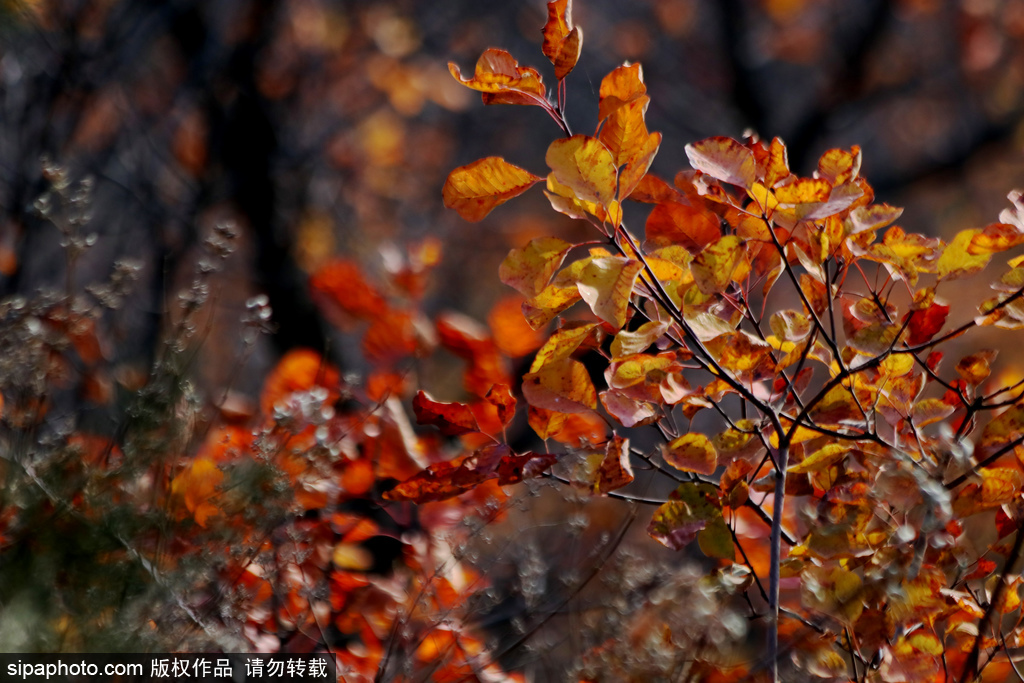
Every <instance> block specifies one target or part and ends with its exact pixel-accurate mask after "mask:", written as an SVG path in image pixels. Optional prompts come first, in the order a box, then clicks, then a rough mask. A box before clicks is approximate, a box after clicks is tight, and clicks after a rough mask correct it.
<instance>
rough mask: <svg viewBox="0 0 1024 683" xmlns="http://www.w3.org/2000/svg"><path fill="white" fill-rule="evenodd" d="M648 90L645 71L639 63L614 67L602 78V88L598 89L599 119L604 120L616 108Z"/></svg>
mask: <svg viewBox="0 0 1024 683" xmlns="http://www.w3.org/2000/svg"><path fill="white" fill-rule="evenodd" d="M646 92H647V86H646V85H645V84H644V71H643V67H641V66H640V65H639V64H623V65H622V66H619V67H616V68H614V69H612V71H611V72H609V74H608V75H607V76H605V77H604V78H603V79H602V80H601V88H600V90H599V91H598V98H599V99H598V105H597V109H598V113H597V120H598V121H604V120H605V119H606V118H607V117H609V116H611V114H612V113H614V112H615V110H616V109H618V108H619V107H621V106H623V105H624V104H628V103H630V102H632V101H634V100H636V99H637V98H639V97H640V96H641V95H644V94H645V93H646Z"/></svg>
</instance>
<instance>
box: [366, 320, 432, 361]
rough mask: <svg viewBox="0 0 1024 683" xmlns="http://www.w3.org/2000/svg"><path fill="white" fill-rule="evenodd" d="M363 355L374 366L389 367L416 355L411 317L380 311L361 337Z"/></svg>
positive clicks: (417, 345) (414, 331)
mask: <svg viewBox="0 0 1024 683" xmlns="http://www.w3.org/2000/svg"><path fill="white" fill-rule="evenodd" d="M361 346H362V349H363V353H364V354H365V355H366V359H367V360H368V361H370V362H371V363H373V364H374V365H390V364H392V363H395V362H397V361H399V360H402V359H404V358H408V357H409V356H411V355H413V354H414V353H416V350H417V348H418V347H419V343H418V339H417V335H416V328H415V326H414V325H413V320H412V316H411V315H409V314H408V313H406V312H404V311H388V310H386V311H382V312H381V313H379V314H378V316H377V318H375V319H374V321H373V323H372V324H371V325H370V327H369V329H367V330H366V333H365V334H364V335H363V341H362V344H361Z"/></svg>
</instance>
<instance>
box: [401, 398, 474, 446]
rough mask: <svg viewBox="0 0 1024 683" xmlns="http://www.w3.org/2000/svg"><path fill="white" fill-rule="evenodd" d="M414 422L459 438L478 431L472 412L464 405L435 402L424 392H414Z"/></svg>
mask: <svg viewBox="0 0 1024 683" xmlns="http://www.w3.org/2000/svg"><path fill="white" fill-rule="evenodd" d="M412 409H413V412H415V414H416V421H417V422H418V423H420V424H421V425H434V426H435V427H437V428H438V429H440V430H441V433H442V434H444V435H446V436H459V435H462V434H468V433H469V432H476V431H479V429H480V428H479V427H478V426H477V423H476V418H475V417H474V416H473V411H472V410H470V408H469V406H467V405H466V404H464V403H442V402H440V401H435V400H434V399H432V398H431V397H430V394H428V393H426V392H425V391H418V392H416V397H415V398H413V400H412Z"/></svg>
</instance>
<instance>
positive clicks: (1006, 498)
mask: <svg viewBox="0 0 1024 683" xmlns="http://www.w3.org/2000/svg"><path fill="white" fill-rule="evenodd" d="M978 475H979V476H980V477H981V484H977V483H974V482H969V483H968V484H966V485H964V486H963V487H962V488H960V489H959V490H958V491H957V492H956V493H955V494H954V495H953V513H954V514H955V515H956V516H957V517H960V518H963V517H970V516H971V515H974V514H976V513H978V512H981V511H983V510H988V509H991V508H994V507H999V506H1000V505H1005V504H1006V503H1009V502H1011V501H1014V500H1017V499H1018V498H1019V497H1020V494H1021V487H1022V486H1024V475H1022V474H1021V472H1020V471H1019V470H1017V469H1010V468H1008V467H985V468H981V469H979V470H978Z"/></svg>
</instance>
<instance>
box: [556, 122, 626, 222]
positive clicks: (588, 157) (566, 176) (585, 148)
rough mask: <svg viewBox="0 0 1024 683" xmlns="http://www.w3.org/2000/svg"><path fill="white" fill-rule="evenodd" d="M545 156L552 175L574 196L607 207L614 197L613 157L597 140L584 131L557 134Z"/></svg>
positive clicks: (615, 175) (616, 173)
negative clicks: (582, 132)
mask: <svg viewBox="0 0 1024 683" xmlns="http://www.w3.org/2000/svg"><path fill="white" fill-rule="evenodd" d="M545 160H546V161H547V164H548V166H549V167H550V168H551V171H552V172H553V173H554V176H555V179H556V180H558V182H559V183H561V184H562V185H565V186H566V187H568V188H569V189H571V190H572V192H573V194H574V195H575V196H576V198H577V199H580V200H583V201H585V202H595V203H597V204H600V205H602V206H604V207H608V206H609V205H610V204H611V202H612V200H613V199H614V198H615V189H616V178H617V176H618V171H617V170H616V166H615V159H614V157H613V156H612V153H611V152H610V151H609V150H608V148H607V147H605V146H604V144H603V143H602V142H601V141H600V140H598V139H596V138H592V137H589V136H587V135H573V136H572V137H571V138H559V139H558V140H555V141H554V142H552V143H551V145H550V146H549V147H548V151H547V154H546V156H545Z"/></svg>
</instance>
